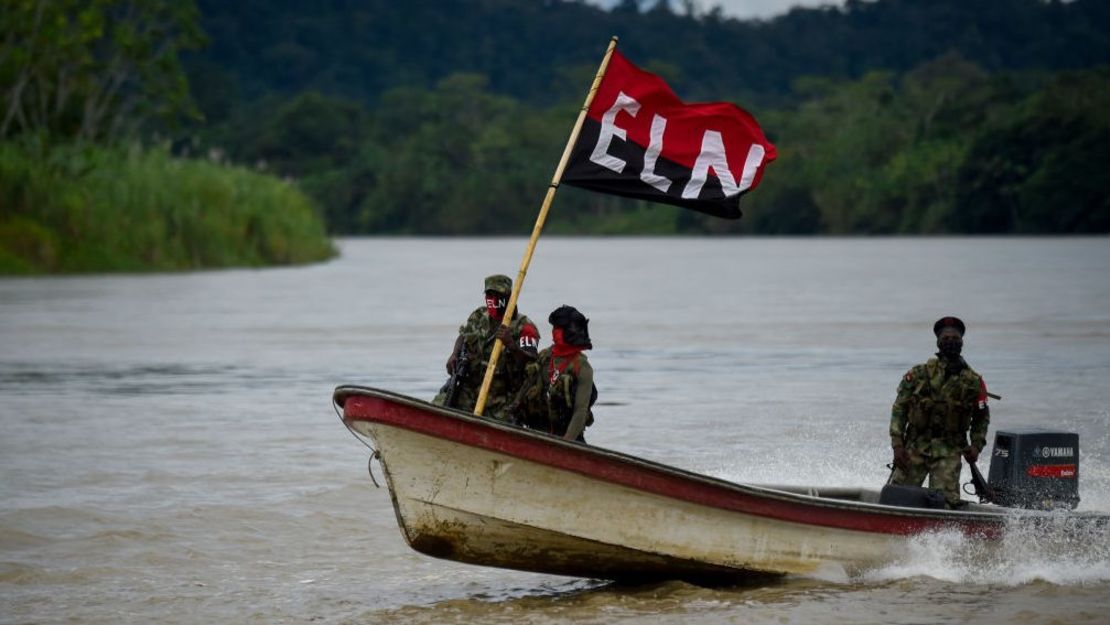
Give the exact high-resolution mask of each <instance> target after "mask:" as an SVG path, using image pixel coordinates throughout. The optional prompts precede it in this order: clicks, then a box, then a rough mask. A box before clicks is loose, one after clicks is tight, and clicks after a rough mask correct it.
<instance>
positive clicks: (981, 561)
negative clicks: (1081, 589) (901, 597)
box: [860, 515, 1110, 586]
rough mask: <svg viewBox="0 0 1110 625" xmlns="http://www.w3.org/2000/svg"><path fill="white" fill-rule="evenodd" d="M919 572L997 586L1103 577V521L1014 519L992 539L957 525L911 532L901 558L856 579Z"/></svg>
mask: <svg viewBox="0 0 1110 625" xmlns="http://www.w3.org/2000/svg"><path fill="white" fill-rule="evenodd" d="M922 576H923V577H932V578H934V579H938V580H941V581H947V582H958V583H965V582H966V583H974V584H991V585H999V586H1020V585H1022V584H1027V583H1030V582H1034V581H1045V582H1049V583H1052V584H1057V585H1061V586H1071V585H1083V584H1088V583H1096V582H1103V581H1106V580H1110V540H1108V536H1107V528H1106V525H1105V524H1103V525H1101V526H1095V525H1094V524H1093V523H1092V524H1090V525H1088V526H1087V527H1075V523H1074V519H1071V520H1069V519H1067V518H1066V516H1065V515H1061V516H1060V517H1059V518H1053V519H1049V520H1048V522H1045V523H1038V524H1037V525H1036V526H1032V525H1028V524H1024V523H1021V522H1020V521H1018V522H1014V523H1012V524H1011V526H1010V527H1008V528H1007V529H1006V530H1005V532H1004V534H1003V536H1002V538H1001V539H1000V540H997V541H987V540H983V539H980V538H974V537H969V536H966V535H964V534H963V533H962V532H960V531H958V530H951V531H943V532H931V533H927V534H922V535H920V536H916V537H914V538H912V539H911V540H910V544H909V550H908V552H907V554H906V556H905V557H904V558H902V559H901V560H899V561H898V562H895V563H893V564H890V565H888V566H885V567H882V568H879V569H875V570H872V571H869V572H867V573H864V574H862V575H861V576H860V581H889V580H893V579H904V578H909V577H922Z"/></svg>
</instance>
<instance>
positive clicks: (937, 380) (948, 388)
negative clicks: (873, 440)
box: [890, 358, 990, 456]
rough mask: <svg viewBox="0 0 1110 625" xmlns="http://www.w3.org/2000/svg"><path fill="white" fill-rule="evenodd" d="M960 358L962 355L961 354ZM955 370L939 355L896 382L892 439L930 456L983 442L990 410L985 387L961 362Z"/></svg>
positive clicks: (975, 374)
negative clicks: (950, 372)
mask: <svg viewBox="0 0 1110 625" xmlns="http://www.w3.org/2000/svg"><path fill="white" fill-rule="evenodd" d="M961 361H962V359H961ZM962 364H963V365H964V367H963V369H962V370H961V371H960V372H959V373H958V374H952V375H949V374H948V373H947V372H946V371H945V363H944V362H943V361H942V360H940V359H938V358H930V359H929V361H928V362H926V363H924V364H920V365H916V366H914V367H913V368H911V369H910V370H909V371H908V372H907V373H906V375H905V376H903V377H902V382H901V383H899V385H898V397H897V398H896V399H895V400H894V405H893V406H892V407H891V413H890V438H891V444H892V445H895V446H896V445H898V444H903V445H905V446H906V448H907V449H909V450H911V451H915V452H918V453H922V454H926V455H930V456H944V455H950V454H954V453H959V452H960V451H961V450H962V449H963V448H965V447H967V445H968V434H969V433H970V437H971V440H970V442H971V444H972V445H974V446H975V447H976V448H977V449H982V448H983V447H984V446H986V444H987V427H988V425H989V424H990V412H989V410H988V409H987V387H986V384H985V383H984V382H983V378H982V376H980V375H979V374H978V373H976V372H975V370H974V369H972V368H971V367H968V366H967V363H966V362H963V363H962Z"/></svg>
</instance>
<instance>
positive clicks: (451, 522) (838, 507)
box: [333, 386, 1107, 581]
mask: <svg viewBox="0 0 1110 625" xmlns="http://www.w3.org/2000/svg"><path fill="white" fill-rule="evenodd" d="M333 400H334V402H335V403H336V405H337V406H338V407H340V408H342V419H343V422H344V423H345V424H346V425H347V427H348V428H349V429H350V430H351V431H352V432H354V433H355V434H356V436H360V437H365V438H367V439H369V441H370V444H371V446H372V448H374V449H376V451H377V454H378V455H379V457H380V461H381V466H382V470H383V471H384V473H385V478H386V481H387V485H388V487H389V492H390V495H391V497H392V500H393V506H394V510H395V511H396V514H397V521H398V523H399V525H400V527H401V532H402V534H403V535H404V537H405V540H406V541H408V544H409V545H410V546H411V547H412V548H413V549H415V550H417V551H419V552H421V553H424V554H427V555H430V556H434V557H438V558H445V559H449V560H455V561H459V562H467V563H472V564H479V565H486V566H496V567H503V568H509V569H517V570H523V571H533V572H540V573H550V574H557V575H570V576H579V577H590V578H600V579H614V580H646V579H691V580H707V581H709V580H736V579H744V578H749V577H758V576H766V575H781V574H791V573H794V574H818V575H822V574H824V575H851V574H854V573H856V572H859V571H861V570H865V569H867V568H870V567H874V566H878V565H882V564H884V563H889V562H891V561H894V560H896V559H897V558H898V557H899V556H900V555H902V554H903V553H904V552H905V550H906V548H907V546H908V541H909V539H910V537H913V536H915V535H918V534H921V533H923V532H930V531H944V530H957V531H960V532H963V533H965V534H970V535H974V536H978V537H982V538H985V539H992V538H996V537H998V536H1000V535H1001V534H1002V533H1003V531H1004V530H1005V528H1006V527H1007V524H1008V523H1012V522H1013V520H1014V519H1015V518H1018V519H1025V520H1032V521H1036V520H1038V519H1041V520H1045V519H1052V518H1056V519H1058V518H1059V517H1060V515H1059V514H1056V515H1054V513H1050V512H1037V511H1027V510H1015V509H1010V508H1000V507H997V506H991V505H984V504H975V503H971V504H969V505H968V507H967V508H966V509H963V510H958V511H956V510H935V509H921V508H905V507H895V506H888V505H881V504H879V503H878V501H879V491H878V490H868V489H862V488H823V487H822V488H800V487H775V488H771V487H760V486H751V485H743V484H735V483H731V482H727V481H724V480H720V479H715V478H712V477H708V476H704V475H698V474H695V473H691V472H689V471H684V470H681V469H678V468H674V467H669V466H665V465H662V464H659V463H655V462H650V461H646V460H643V459H639V458H635V457H632V456H629V455H625V454H622V453H618V452H615V451H610V450H606V449H602V448H599V447H594V446H589V445H583V444H578V443H573V442H567V441H563V440H561V439H558V438H555V437H552V436H549V435H546V434H542V433H538V432H534V431H531V430H526V429H522V428H518V427H515V426H512V425H510V424H507V423H504V422H500V421H495V420H492V419H486V418H481V417H476V416H474V415H471V414H467V413H464V412H460V411H457V410H452V409H446V408H443V407H440V406H435V405H432V404H430V403H427V402H424V401H421V400H418V399H414V398H411V397H406V396H403V395H399V394H395V393H391V392H388V391H383V390H377V389H373V388H366V387H358V386H340V387H339V388H337V389H336V390H335V393H334V396H333ZM1069 518H1079V519H1086V520H1088V521H1089V520H1095V521H1096V522H1098V523H1099V524H1100V527H1101V528H1102V529H1103V530H1104V529H1105V527H1106V519H1107V517H1106V516H1104V515H1103V516H1100V515H1094V516H1091V515H1082V514H1078V515H1077V514H1076V513H1070V514H1069Z"/></svg>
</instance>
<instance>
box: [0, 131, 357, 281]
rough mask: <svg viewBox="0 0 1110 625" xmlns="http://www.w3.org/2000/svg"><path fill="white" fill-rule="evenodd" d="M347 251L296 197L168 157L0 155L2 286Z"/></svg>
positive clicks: (228, 171)
mask: <svg viewBox="0 0 1110 625" xmlns="http://www.w3.org/2000/svg"><path fill="white" fill-rule="evenodd" d="M335 253H336V252H335V248H334V247H333V245H332V243H331V241H330V240H329V239H328V237H327V234H326V232H325V229H324V224H323V221H322V220H321V219H320V217H319V216H318V215H317V214H316V211H315V209H314V208H313V206H312V203H311V201H310V200H309V199H308V198H307V196H305V195H304V194H303V193H301V192H300V190H298V189H297V188H296V187H295V186H294V185H292V184H290V183H288V182H285V181H282V180H279V179H277V178H274V177H272V176H267V175H264V174H262V173H258V172H254V171H250V170H248V169H245V168H242V167H232V166H227V165H221V164H219V163H215V162H211V161H204V160H195V159H182V158H177V157H174V156H172V155H171V154H169V152H168V151H167V150H165V149H161V148H152V149H143V148H138V147H131V148H121V147H99V146H98V147H92V146H81V147H78V146H72V145H63V146H52V147H49V148H42V147H39V146H35V145H33V144H30V143H15V142H3V143H0V274H8V275H12V274H17V275H18V274H43V273H88V272H118V271H128V272H137V271H179V270H190V269H207V268H220V267H258V266H266V265H287V264H299V263H309V262H315V261H321V260H325V259H328V258H331V257H332V256H334V255H335Z"/></svg>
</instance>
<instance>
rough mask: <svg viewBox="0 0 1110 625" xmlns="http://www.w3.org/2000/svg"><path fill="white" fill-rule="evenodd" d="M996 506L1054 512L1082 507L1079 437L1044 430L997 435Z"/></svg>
mask: <svg viewBox="0 0 1110 625" xmlns="http://www.w3.org/2000/svg"><path fill="white" fill-rule="evenodd" d="M987 481H988V482H989V483H990V486H991V488H992V489H994V493H995V503H997V504H999V505H1002V506H1009V507H1014V508H1032V509H1037V510H1052V509H1057V508H1069V509H1071V508H1075V507H1076V506H1077V505H1079V435H1078V434H1075V433H1072V432H1060V431H1057V430H1045V429H1041V428H1025V429H1012V430H1006V431H999V432H995V435H994V451H993V452H992V453H991V468H990V477H989V478H988V480H987Z"/></svg>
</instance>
